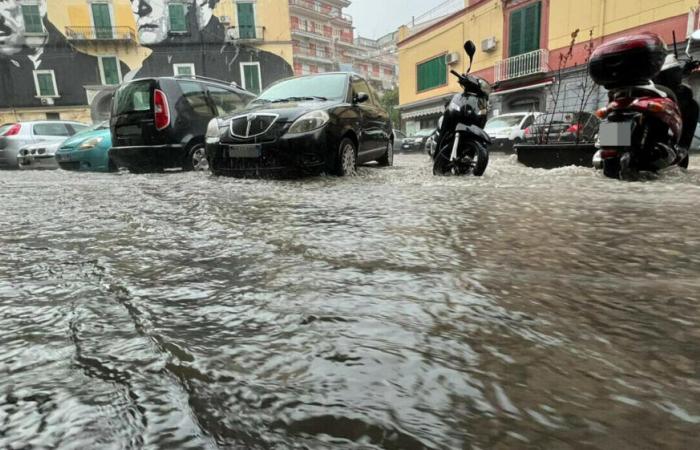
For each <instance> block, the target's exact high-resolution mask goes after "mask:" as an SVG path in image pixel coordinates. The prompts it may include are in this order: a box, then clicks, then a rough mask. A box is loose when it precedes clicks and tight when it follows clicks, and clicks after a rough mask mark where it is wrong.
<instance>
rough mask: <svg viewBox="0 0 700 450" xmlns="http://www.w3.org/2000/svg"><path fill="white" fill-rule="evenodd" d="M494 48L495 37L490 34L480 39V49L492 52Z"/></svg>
mask: <svg viewBox="0 0 700 450" xmlns="http://www.w3.org/2000/svg"><path fill="white" fill-rule="evenodd" d="M494 50H496V37H495V36H492V37H490V38H487V39H484V40H483V41H481V51H484V52H492V51H494Z"/></svg>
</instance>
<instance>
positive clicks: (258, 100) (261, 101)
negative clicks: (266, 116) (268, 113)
mask: <svg viewBox="0 0 700 450" xmlns="http://www.w3.org/2000/svg"><path fill="white" fill-rule="evenodd" d="M251 103H271V102H270V100H268V99H266V98H256V99H255V100H253V101H252V102H251Z"/></svg>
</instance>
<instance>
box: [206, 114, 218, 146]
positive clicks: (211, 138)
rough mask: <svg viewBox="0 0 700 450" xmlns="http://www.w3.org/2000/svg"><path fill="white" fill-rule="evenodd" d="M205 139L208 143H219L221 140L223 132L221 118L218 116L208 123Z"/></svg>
mask: <svg viewBox="0 0 700 450" xmlns="http://www.w3.org/2000/svg"><path fill="white" fill-rule="evenodd" d="M204 139H205V140H206V141H207V144H218V143H219V141H220V140H221V134H220V133H219V119H217V118H216V117H215V118H213V119H211V120H210V121H209V125H207V133H206V134H205V135H204Z"/></svg>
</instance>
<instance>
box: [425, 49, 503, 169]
mask: <svg viewBox="0 0 700 450" xmlns="http://www.w3.org/2000/svg"><path fill="white" fill-rule="evenodd" d="M464 51H466V52H467V55H469V69H468V70H467V73H466V74H464V75H460V74H459V73H457V72H455V71H454V70H451V71H450V72H451V73H452V75H454V76H456V77H457V78H458V79H459V85H460V86H462V88H463V89H464V92H463V93H461V94H456V95H455V96H454V97H452V100H451V101H450V103H449V104H448V105H447V108H446V109H445V112H444V114H443V116H442V117H441V118H440V120H439V121H438V131H437V134H436V136H435V141H436V146H435V153H434V154H433V155H432V157H433V174H435V175H470V174H471V175H475V176H481V175H483V174H484V172H485V171H486V166H488V164H489V151H488V147H489V145H491V138H490V137H489V135H488V134H486V132H485V131H484V126H485V125H486V120H487V114H488V106H489V95H490V94H491V85H489V83H488V82H487V81H486V80H484V79H482V78H479V77H475V76H473V75H469V72H471V68H472V62H473V60H474V54H475V53H476V46H475V45H474V43H473V42H472V41H467V42H465V43H464Z"/></svg>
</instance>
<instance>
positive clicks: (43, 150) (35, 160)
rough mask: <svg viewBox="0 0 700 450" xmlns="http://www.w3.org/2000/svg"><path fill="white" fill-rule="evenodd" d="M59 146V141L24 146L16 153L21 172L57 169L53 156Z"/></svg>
mask: <svg viewBox="0 0 700 450" xmlns="http://www.w3.org/2000/svg"><path fill="white" fill-rule="evenodd" d="M78 134H80V133H78ZM60 145H61V141H57V142H39V143H37V144H29V145H25V146H24V147H22V148H20V149H19V152H18V153H17V164H18V166H19V168H20V169H22V170H30V169H48V170H56V169H58V164H57V163H56V158H55V155H56V150H58V147H59V146H60Z"/></svg>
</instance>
